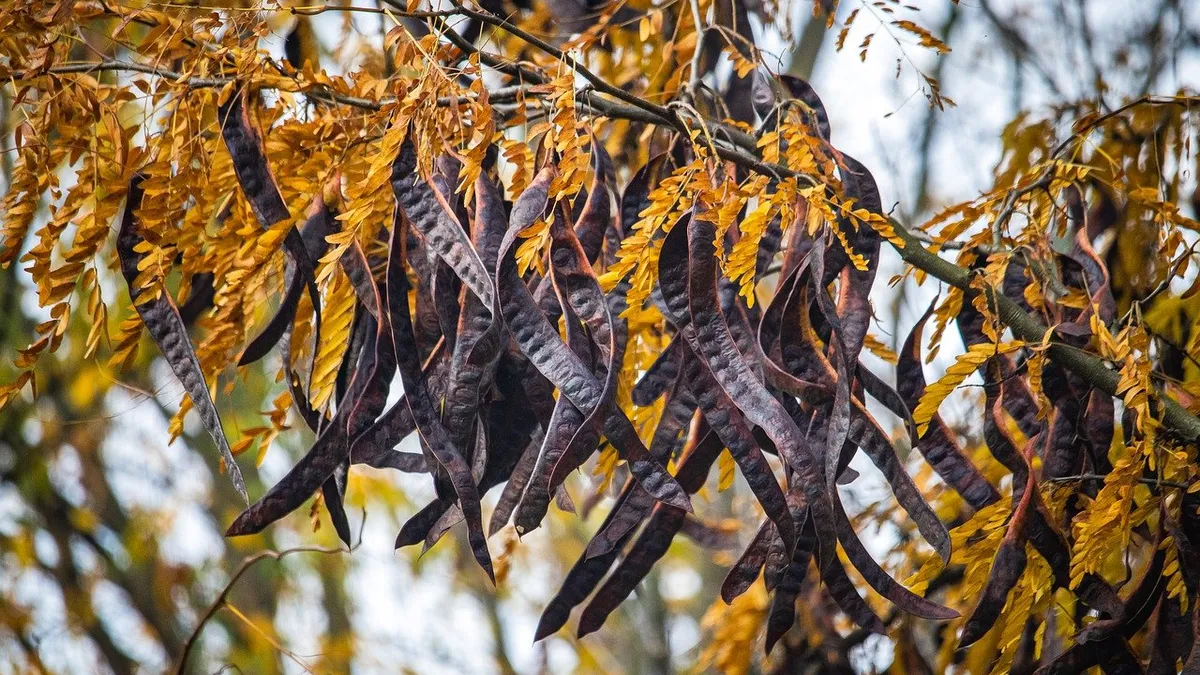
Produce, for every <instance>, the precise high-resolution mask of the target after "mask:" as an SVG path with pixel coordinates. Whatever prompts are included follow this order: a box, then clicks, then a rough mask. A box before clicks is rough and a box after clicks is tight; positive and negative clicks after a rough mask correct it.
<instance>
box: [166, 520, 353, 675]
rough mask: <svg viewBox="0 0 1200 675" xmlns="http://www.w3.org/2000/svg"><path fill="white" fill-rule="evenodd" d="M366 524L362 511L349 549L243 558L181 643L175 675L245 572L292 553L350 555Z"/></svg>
mask: <svg viewBox="0 0 1200 675" xmlns="http://www.w3.org/2000/svg"><path fill="white" fill-rule="evenodd" d="M366 524H367V512H366V511H365V510H364V511H363V517H362V520H361V521H360V523H359V526H358V541H357V542H355V543H354V545H353V546H351V547H350V548H343V547H340V546H339V547H337V548H329V547H325V546H295V547H292V548H288V549H284V550H282V551H260V552H258V553H255V554H254V555H252V556H247V557H246V558H243V559H242V563H241V564H240V565H238V568H237V570H236V571H234V573H233V576H231V577H229V581H228V582H226V584H225V586H224V587H223V588H222V589H221V592H220V593H218V594H217V597H216V598H215V599H214V600H213V601H212V603H211V604H210V605H209V606H208V609H206V610H205V611H204V614H202V615H201V616H200V621H199V623H197V624H196V627H195V628H193V629H192V632H191V634H189V635H188V638H187V641H186V642H184V643H183V651H182V653H181V654H180V656H179V665H178V666H177V667H176V668H175V675H184V673H185V672H187V663H188V657H189V656H190V655H191V652H192V647H194V646H195V644H196V641H197V640H198V639H199V638H200V633H201V632H202V631H203V630H204V626H205V625H207V624H208V622H209V621H211V620H212V618H213V616H215V615H216V613H217V612H218V611H220V610H221V608H222V607H224V606H225V605H226V604H228V601H229V593H230V592H231V591H233V587H234V586H235V585H237V582H238V580H239V579H241V578H242V577H243V576H244V575H245V574H246V572H249V571H250V568H252V567H254V566H255V565H256V564H258V563H259V562H261V561H263V560H282V559H283V558H285V557H287V556H290V555H292V554H294V553H320V554H322V555H335V554H339V553H352V552H353V551H354V550H355V549H357V548H358V547H359V545H361V544H362V533H363V527H365V526H366Z"/></svg>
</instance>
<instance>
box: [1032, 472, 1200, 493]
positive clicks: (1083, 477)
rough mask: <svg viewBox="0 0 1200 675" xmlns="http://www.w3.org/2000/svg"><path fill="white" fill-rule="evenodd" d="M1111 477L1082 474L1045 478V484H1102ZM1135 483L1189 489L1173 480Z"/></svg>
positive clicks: (1146, 479)
mask: <svg viewBox="0 0 1200 675" xmlns="http://www.w3.org/2000/svg"><path fill="white" fill-rule="evenodd" d="M1111 475H1112V474H1108V475H1103V474H1098V473H1083V474H1079V475H1077V476H1059V477H1057V478H1047V479H1046V482H1047V483H1082V482H1084V481H1088V482H1098V483H1103V482H1104V481H1105V480H1107V479H1108V477H1109V476H1111ZM1137 482H1139V483H1141V484H1142V485H1150V486H1154V487H1165V488H1172V489H1175V490H1186V489H1188V487H1189V486H1187V485H1184V484H1183V483H1177V482H1175V481H1173V480H1161V479H1158V478H1138V479H1137Z"/></svg>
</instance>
